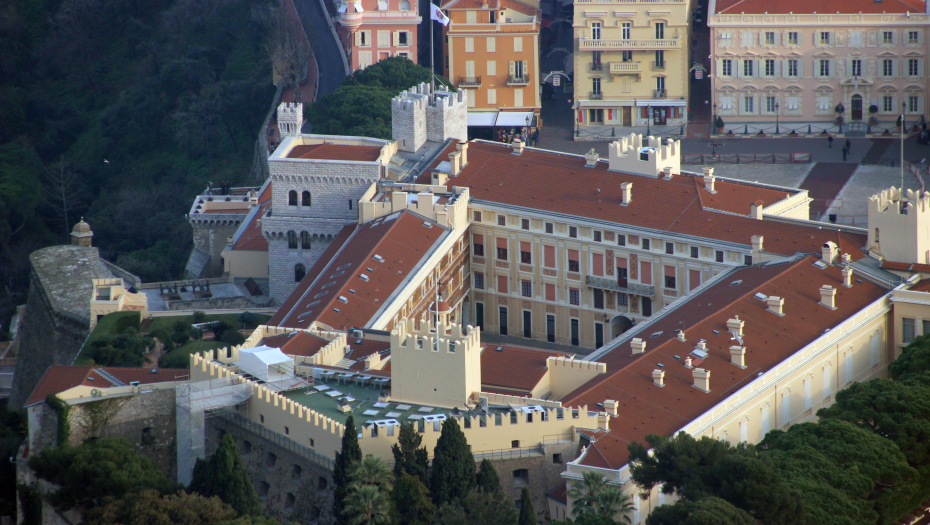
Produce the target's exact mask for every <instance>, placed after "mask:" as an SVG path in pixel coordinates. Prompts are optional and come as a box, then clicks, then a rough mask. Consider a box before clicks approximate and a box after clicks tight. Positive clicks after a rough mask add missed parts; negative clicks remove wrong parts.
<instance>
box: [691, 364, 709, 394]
mask: <svg viewBox="0 0 930 525" xmlns="http://www.w3.org/2000/svg"><path fill="white" fill-rule="evenodd" d="M693 374H694V388H697V389H698V390H700V391H702V392H710V370H704V369H703V368H695V369H694V372H693Z"/></svg>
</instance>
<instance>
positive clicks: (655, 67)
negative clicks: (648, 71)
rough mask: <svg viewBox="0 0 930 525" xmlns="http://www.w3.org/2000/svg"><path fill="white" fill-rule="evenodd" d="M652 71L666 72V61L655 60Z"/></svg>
mask: <svg viewBox="0 0 930 525" xmlns="http://www.w3.org/2000/svg"><path fill="white" fill-rule="evenodd" d="M652 70H653V71H665V61H664V60H663V61H662V62H656V61H655V60H653V61H652Z"/></svg>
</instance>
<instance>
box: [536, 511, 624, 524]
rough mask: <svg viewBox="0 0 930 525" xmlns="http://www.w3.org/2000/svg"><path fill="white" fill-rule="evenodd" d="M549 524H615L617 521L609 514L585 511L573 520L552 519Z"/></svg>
mask: <svg viewBox="0 0 930 525" xmlns="http://www.w3.org/2000/svg"><path fill="white" fill-rule="evenodd" d="M549 525H617V522H616V521H614V520H613V518H611V517H610V516H605V515H603V514H595V513H594V512H587V513H585V514H579V515H578V517H577V518H575V520H574V521H572V520H570V519H569V520H552V521H550V522H549Z"/></svg>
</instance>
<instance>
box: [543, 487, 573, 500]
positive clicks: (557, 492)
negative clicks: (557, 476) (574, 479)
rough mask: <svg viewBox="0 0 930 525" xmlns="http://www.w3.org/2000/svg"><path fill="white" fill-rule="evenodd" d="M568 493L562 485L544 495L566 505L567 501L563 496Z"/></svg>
mask: <svg viewBox="0 0 930 525" xmlns="http://www.w3.org/2000/svg"><path fill="white" fill-rule="evenodd" d="M567 493H568V488H567V486H566V484H565V483H562V484H561V485H559V486H558V487H556V488H554V489H552V490H550V491H549V492H547V493H546V497H548V498H551V499H554V500H556V501H558V502H559V503H568V499H567V498H566V497H565V495H566V494H567Z"/></svg>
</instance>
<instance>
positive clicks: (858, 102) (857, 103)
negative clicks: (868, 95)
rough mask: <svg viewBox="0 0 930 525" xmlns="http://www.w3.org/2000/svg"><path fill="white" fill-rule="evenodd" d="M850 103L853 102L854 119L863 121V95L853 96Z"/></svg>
mask: <svg viewBox="0 0 930 525" xmlns="http://www.w3.org/2000/svg"><path fill="white" fill-rule="evenodd" d="M850 102H852V104H851V105H852V119H853V120H862V95H859V94H856V95H853V96H852V99H851V100H850Z"/></svg>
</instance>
